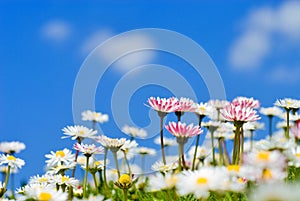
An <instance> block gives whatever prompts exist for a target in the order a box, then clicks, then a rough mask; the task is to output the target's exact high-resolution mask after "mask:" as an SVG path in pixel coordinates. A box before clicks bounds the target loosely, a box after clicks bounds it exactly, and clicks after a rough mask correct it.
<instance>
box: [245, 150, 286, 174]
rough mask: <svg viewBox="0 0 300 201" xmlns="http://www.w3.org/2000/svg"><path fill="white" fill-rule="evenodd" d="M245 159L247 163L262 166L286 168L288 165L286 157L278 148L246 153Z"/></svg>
mask: <svg viewBox="0 0 300 201" xmlns="http://www.w3.org/2000/svg"><path fill="white" fill-rule="evenodd" d="M243 161H244V163H245V164H247V165H251V166H255V167H260V168H272V167H277V168H279V169H284V168H285V167H286V157H285V156H284V155H283V154H282V153H281V152H279V151H277V150H274V151H253V152H249V153H246V154H245V156H244V160H243Z"/></svg>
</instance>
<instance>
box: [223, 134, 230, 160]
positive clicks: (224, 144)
mask: <svg viewBox="0 0 300 201" xmlns="http://www.w3.org/2000/svg"><path fill="white" fill-rule="evenodd" d="M221 142H222V146H223V148H224V155H225V165H228V164H230V163H231V162H230V157H229V153H228V150H227V147H226V143H225V140H224V138H222V139H221Z"/></svg>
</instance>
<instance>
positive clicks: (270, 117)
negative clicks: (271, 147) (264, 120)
mask: <svg viewBox="0 0 300 201" xmlns="http://www.w3.org/2000/svg"><path fill="white" fill-rule="evenodd" d="M268 117H269V136H270V139H272V135H273V131H272V124H273V121H272V120H273V115H269V116H268Z"/></svg>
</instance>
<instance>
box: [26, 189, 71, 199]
mask: <svg viewBox="0 0 300 201" xmlns="http://www.w3.org/2000/svg"><path fill="white" fill-rule="evenodd" d="M26 195H27V196H28V198H33V199H34V200H40V201H66V200H67V198H68V194H67V193H65V192H62V191H60V190H59V191H57V190H55V188H52V187H48V186H45V187H40V188H29V189H28V190H27V192H26Z"/></svg>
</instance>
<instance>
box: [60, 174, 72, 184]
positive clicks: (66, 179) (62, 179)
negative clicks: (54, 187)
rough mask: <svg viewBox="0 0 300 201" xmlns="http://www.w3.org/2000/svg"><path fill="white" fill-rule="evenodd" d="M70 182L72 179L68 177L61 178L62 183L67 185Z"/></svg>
mask: <svg viewBox="0 0 300 201" xmlns="http://www.w3.org/2000/svg"><path fill="white" fill-rule="evenodd" d="M69 180H70V178H68V177H66V176H62V177H61V182H62V183H65V182H66V181H69Z"/></svg>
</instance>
